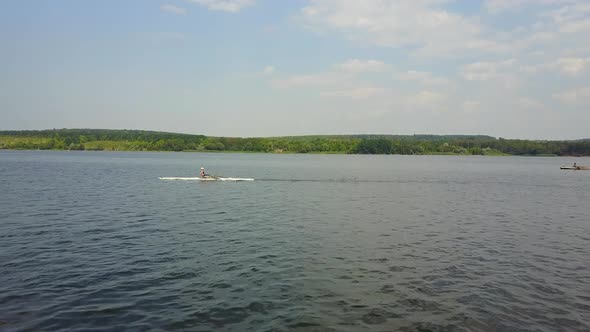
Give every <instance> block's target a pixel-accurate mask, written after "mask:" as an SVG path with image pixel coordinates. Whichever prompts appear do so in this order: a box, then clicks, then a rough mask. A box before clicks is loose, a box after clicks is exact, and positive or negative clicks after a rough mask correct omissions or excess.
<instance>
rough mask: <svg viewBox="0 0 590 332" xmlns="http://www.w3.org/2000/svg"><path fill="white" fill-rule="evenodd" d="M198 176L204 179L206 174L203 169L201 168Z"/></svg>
mask: <svg viewBox="0 0 590 332" xmlns="http://www.w3.org/2000/svg"><path fill="white" fill-rule="evenodd" d="M199 175H200V176H201V177H202V178H204V177H206V176H207V174H205V167H201V172H200V173H199Z"/></svg>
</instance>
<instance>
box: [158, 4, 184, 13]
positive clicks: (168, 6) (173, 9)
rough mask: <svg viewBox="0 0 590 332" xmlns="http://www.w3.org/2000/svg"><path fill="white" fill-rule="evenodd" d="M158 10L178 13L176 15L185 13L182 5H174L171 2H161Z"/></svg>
mask: <svg viewBox="0 0 590 332" xmlns="http://www.w3.org/2000/svg"><path fill="white" fill-rule="evenodd" d="M160 10H162V11H163V12H168V13H173V14H178V15H184V14H186V9H184V8H182V7H178V6H175V5H173V4H171V3H165V4H163V5H162V6H160Z"/></svg>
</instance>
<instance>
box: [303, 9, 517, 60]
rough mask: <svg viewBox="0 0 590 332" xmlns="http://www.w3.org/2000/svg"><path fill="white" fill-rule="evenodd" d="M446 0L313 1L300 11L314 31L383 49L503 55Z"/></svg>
mask: <svg viewBox="0 0 590 332" xmlns="http://www.w3.org/2000/svg"><path fill="white" fill-rule="evenodd" d="M445 2H447V1H445V0H417V1H358V0H310V1H309V5H308V6H306V7H304V8H303V9H302V11H301V14H302V17H303V20H304V22H305V23H306V24H307V25H308V26H311V27H313V28H315V29H323V30H329V31H336V32H339V33H342V34H343V35H345V36H347V37H349V38H352V39H355V40H357V41H361V42H369V43H372V44H375V45H378V46H382V47H396V48H401V47H408V48H410V49H413V50H414V51H419V53H421V54H428V55H433V54H437V55H448V54H454V53H456V52H457V51H474V50H487V51H491V52H496V51H503V50H504V49H505V48H506V46H505V45H503V43H501V42H499V41H493V40H488V39H485V38H482V36H481V33H482V28H483V27H482V26H481V25H480V23H479V21H478V19H476V18H470V17H466V16H463V15H460V14H458V13H453V12H450V11H447V10H444V9H442V8H441V5H442V4H444V3H445Z"/></svg>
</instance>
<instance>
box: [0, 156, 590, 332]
mask: <svg viewBox="0 0 590 332" xmlns="http://www.w3.org/2000/svg"><path fill="white" fill-rule="evenodd" d="M573 162H577V163H578V164H579V165H581V164H589V165H590V158H528V157H527V158H524V157H480V156H473V157H458V156H347V155H269V154H206V153H138V152H133V153H122V152H118V153H117V152H52V151H47V152H39V151H34V152H22V151H0V190H1V191H0V330H1V329H5V330H15V331H29V330H31V331H33V330H34V331H39V330H42V331H72V330H76V331H82V330H90V329H92V330H93V331H96V330H104V331H117V330H121V331H123V330H125V331H128V330H136V331H148V330H149V331H151V330H155V331H163V330H164V331H170V330H192V331H211V330H219V331H392V330H394V331H395V330H399V331H557V330H559V331H588V330H590V324H589V323H588V322H590V287H589V286H588V285H590V204H589V202H590V193H589V190H590V171H587V172H584V171H561V170H559V166H560V165H562V164H571V163H573ZM201 165H203V166H205V167H206V168H207V171H208V173H212V174H217V175H224V176H232V177H246V178H256V179H257V180H256V181H254V182H190V181H161V180H159V179H158V177H160V176H196V174H198V170H199V167H200V166H201Z"/></svg>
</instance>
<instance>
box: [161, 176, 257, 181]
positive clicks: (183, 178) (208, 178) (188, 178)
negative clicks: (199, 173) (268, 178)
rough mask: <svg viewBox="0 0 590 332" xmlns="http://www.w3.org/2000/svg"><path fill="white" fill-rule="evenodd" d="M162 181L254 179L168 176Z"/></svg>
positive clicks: (246, 179)
mask: <svg viewBox="0 0 590 332" xmlns="http://www.w3.org/2000/svg"><path fill="white" fill-rule="evenodd" d="M160 180H180V181H254V179H249V178H224V177H213V176H209V177H204V178H202V177H176V176H166V177H161V178H160Z"/></svg>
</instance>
